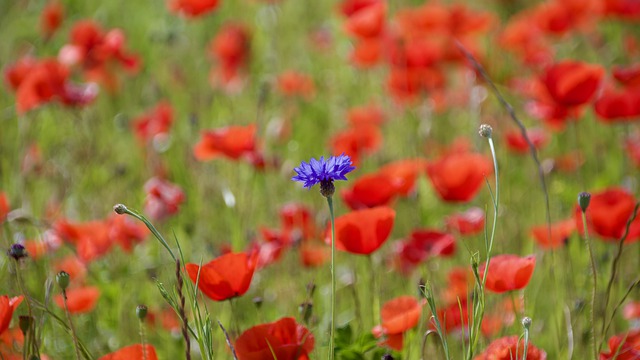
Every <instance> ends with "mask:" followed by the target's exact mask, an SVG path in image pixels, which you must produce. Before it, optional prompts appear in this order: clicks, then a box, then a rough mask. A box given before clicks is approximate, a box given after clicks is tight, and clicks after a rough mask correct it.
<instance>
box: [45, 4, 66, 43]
mask: <svg viewBox="0 0 640 360" xmlns="http://www.w3.org/2000/svg"><path fill="white" fill-rule="evenodd" d="M63 19H64V8H63V7H62V4H61V3H59V2H58V1H57V0H52V1H49V2H48V3H47V5H45V7H44V9H43V10H42V15H41V16H40V28H41V29H42V33H43V34H44V36H45V38H47V39H48V38H50V37H51V36H53V34H54V33H55V32H56V30H58V28H59V27H60V24H62V20H63Z"/></svg>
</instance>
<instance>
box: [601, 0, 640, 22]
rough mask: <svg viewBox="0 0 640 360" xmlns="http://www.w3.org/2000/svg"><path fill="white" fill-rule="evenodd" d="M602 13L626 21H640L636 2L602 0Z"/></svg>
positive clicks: (628, 0) (639, 10)
mask: <svg viewBox="0 0 640 360" xmlns="http://www.w3.org/2000/svg"><path fill="white" fill-rule="evenodd" d="M602 5H603V9H602V12H603V13H604V14H605V15H613V16H617V17H621V18H623V19H626V20H640V4H638V1H636V0H602Z"/></svg>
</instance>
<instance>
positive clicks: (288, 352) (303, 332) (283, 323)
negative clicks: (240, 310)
mask: <svg viewBox="0 0 640 360" xmlns="http://www.w3.org/2000/svg"><path fill="white" fill-rule="evenodd" d="M314 344H315V339H314V337H313V334H312V333H310V332H309V330H307V328H305V327H304V326H302V325H300V324H297V323H296V320H295V319H294V318H292V317H285V318H282V319H280V320H278V321H275V322H272V323H267V324H262V325H258V326H254V327H252V328H250V329H249V330H247V331H245V332H243V333H242V335H240V336H239V337H238V339H237V340H236V343H235V349H236V354H237V355H238V359H239V360H264V359H272V358H273V359H278V360H308V359H309V355H310V354H311V351H313V346H314Z"/></svg>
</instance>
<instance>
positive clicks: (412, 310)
mask: <svg viewBox="0 0 640 360" xmlns="http://www.w3.org/2000/svg"><path fill="white" fill-rule="evenodd" d="M422 305H423V304H421V303H420V302H418V300H416V298H415V297H413V296H409V295H404V296H399V297H397V298H395V299H392V300H389V301H387V302H386V303H385V304H384V305H383V306H382V309H380V317H381V320H382V324H381V325H378V326H376V327H374V328H373V330H372V332H373V334H374V335H375V336H376V337H381V336H382V335H386V336H387V340H386V341H385V342H384V343H383V344H384V345H387V346H389V347H390V348H392V349H395V350H398V351H402V345H403V336H402V334H403V333H405V332H407V331H409V330H411V329H412V328H414V327H415V326H416V325H418V322H419V321H420V316H421V315H422Z"/></svg>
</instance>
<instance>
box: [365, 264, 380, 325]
mask: <svg viewBox="0 0 640 360" xmlns="http://www.w3.org/2000/svg"><path fill="white" fill-rule="evenodd" d="M367 260H369V261H368V263H369V275H370V276H371V279H370V281H371V283H370V285H369V287H370V291H371V299H372V300H373V306H372V312H373V316H372V317H371V318H372V319H373V325H374V326H375V325H379V324H380V294H379V293H378V284H377V282H376V271H375V266H373V257H372V256H371V255H368V256H367Z"/></svg>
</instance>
